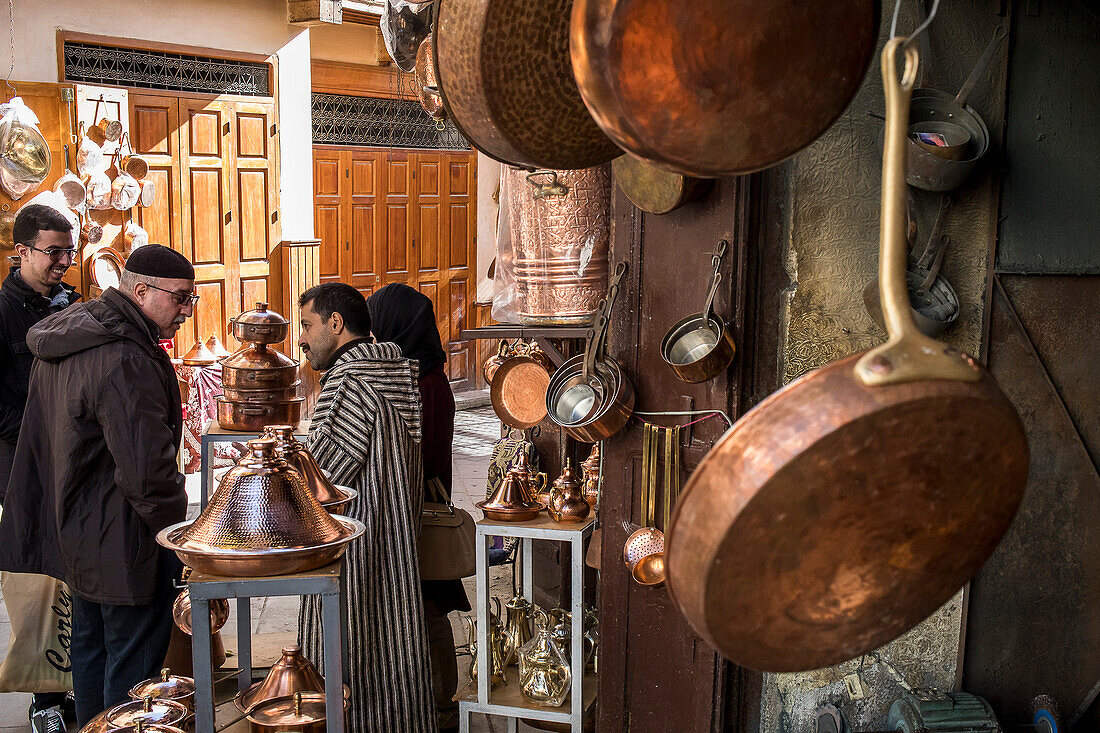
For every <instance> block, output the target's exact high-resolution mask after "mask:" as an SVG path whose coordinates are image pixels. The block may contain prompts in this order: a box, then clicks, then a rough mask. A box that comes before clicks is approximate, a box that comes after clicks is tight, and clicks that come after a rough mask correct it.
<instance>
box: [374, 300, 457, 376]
mask: <svg viewBox="0 0 1100 733" xmlns="http://www.w3.org/2000/svg"><path fill="white" fill-rule="evenodd" d="M367 307H368V308H369V309H370V322H371V327H370V330H371V333H373V334H374V340H375V341H380V342H381V341H391V342H393V343H395V344H397V345H398V346H400V347H401V354H402V356H404V357H405V358H406V359H416V360H417V361H419V362H420V375H421V376H424V375H425V374H427V373H429V372H432V371H435V369H437V368H438V367H441V366H443V364H444V363H445V362H446V361H447V352H445V351H444V350H443V343H442V342H441V341H440V339H439V329H438V328H436V325H435V309H434V308H433V307H432V301H431V299H429V298H428V296H426V295H424V294H423V293H421V292H420V291H419V290H416V289H414V288H410V287H409V286H408V285H403V284H401V283H390V284H389V285H387V286H386V287H384V288H382V289H381V290H379V291H378V292H376V293H375V294H374V295H372V296H370V297H369V298H367Z"/></svg>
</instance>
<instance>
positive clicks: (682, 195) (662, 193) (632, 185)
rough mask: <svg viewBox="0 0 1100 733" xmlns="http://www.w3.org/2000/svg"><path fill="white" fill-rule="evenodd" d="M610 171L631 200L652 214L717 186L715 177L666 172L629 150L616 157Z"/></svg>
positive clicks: (677, 205)
mask: <svg viewBox="0 0 1100 733" xmlns="http://www.w3.org/2000/svg"><path fill="white" fill-rule="evenodd" d="M611 171H612V173H614V175H615V183H617V184H619V188H621V189H622V191H623V193H624V194H626V197H627V198H628V199H630V202H631V203H632V204H634V205H635V206H637V207H638V208H639V209H641V210H642V211H648V212H649V213H650V214H667V213H669V212H670V211H674V210H675V209H678V208H680V207H681V206H683V205H684V204H686V203H688V202H690V201H694V200H695V199H698V198H700V197H702V196H703V195H704V194H705V193H706V192H707V191H709V190H710V189H711V188H713V187H714V179H711V178H692V177H691V176H683V175H680V174H679V173H673V172H672V171H666V170H665V169H664V168H658V167H657V166H655V165H653V164H651V163H647V162H646V161H644V160H642V159H641V158H636V157H634V156H633V155H630V154H629V153H627V154H626V155H620V156H619V157H618V158H616V159H615V160H614V161H613V162H612V163H611Z"/></svg>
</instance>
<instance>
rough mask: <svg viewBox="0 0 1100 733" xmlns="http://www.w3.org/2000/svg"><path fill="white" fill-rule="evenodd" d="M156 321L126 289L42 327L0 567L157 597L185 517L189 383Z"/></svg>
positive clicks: (101, 594)
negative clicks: (165, 534) (183, 404)
mask: <svg viewBox="0 0 1100 733" xmlns="http://www.w3.org/2000/svg"><path fill="white" fill-rule="evenodd" d="M156 334H157V328H156V325H155V324H154V323H153V322H152V321H150V320H149V319H147V318H146V317H145V316H144V315H143V314H142V313H141V311H140V310H139V309H138V307H137V306H136V305H135V304H134V303H133V302H132V301H131V300H129V299H128V298H127V297H126V296H124V295H123V294H122V293H120V292H119V291H117V290H115V289H114V288H109V289H108V290H107V291H106V292H104V294H103V296H102V297H101V298H100V299H99V300H93V301H90V302H88V303H83V304H79V305H75V306H73V307H71V308H68V309H66V310H64V311H62V312H60V313H57V314H54V315H52V316H49V317H48V318H45V319H44V320H42V321H40V322H39V323H38V324H36V325H35V326H34V327H33V328H31V330H30V332H29V333H28V335H27V345H28V346H29V347H30V350H31V352H32V353H34V355H35V356H36V357H37V358H36V360H35V362H34V366H33V367H32V369H31V380H30V390H29V395H28V398H27V406H26V411H25V413H24V417H23V425H22V430H21V431H20V435H19V443H18V445H17V447H16V450H15V459H14V465H13V468H12V474H11V482H10V485H9V488H8V494H7V499H6V501H5V504H4V514H3V518H2V520H0V570H9V571H15V572H24V573H41V574H45V575H50V576H53V577H55V578H58V579H59V580H63V581H65V582H66V583H68V585H69V586H70V588H72V590H73V592H74V593H76V594H77V595H78V596H80V597H81V598H84V599H86V600H89V601H93V602H97V603H109V604H115V605H133V604H140V603H149V602H151V601H152V600H153V597H154V593H155V589H156V588H157V586H158V585H159V584H163V583H164V582H166V581H167V579H165V578H158V574H157V557H158V554H159V553H161V552H166V551H164V550H162V549H161V548H159V547H158V545H157V544H156V539H155V537H156V533H157V532H158V531H159V530H161V529H162V528H164V527H166V526H167V525H169V524H172V523H175V522H180V521H183V519H184V514H185V512H186V510H187V495H186V493H185V492H184V479H183V476H182V474H180V473H179V471H178V470H177V469H176V452H177V450H178V448H177V446H178V445H179V441H180V436H181V431H182V428H183V419H182V415H181V409H180V394H179V386H178V384H177V382H176V377H175V373H174V371H173V369H172V364H171V361H170V360H169V358H168V354H166V353H165V351H164V350H163V349H162V348H160V346H159V344H158V343H157V336H156Z"/></svg>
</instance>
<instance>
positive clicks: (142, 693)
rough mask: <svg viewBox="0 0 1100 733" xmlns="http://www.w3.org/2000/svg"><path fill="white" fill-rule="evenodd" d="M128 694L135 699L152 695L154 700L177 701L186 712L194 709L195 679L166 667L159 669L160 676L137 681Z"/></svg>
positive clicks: (142, 698)
mask: <svg viewBox="0 0 1100 733" xmlns="http://www.w3.org/2000/svg"><path fill="white" fill-rule="evenodd" d="M129 694H130V697H132V698H133V699H135V700H144V699H145V698H147V697H152V698H153V699H154V700H170V701H172V702H178V703H179V704H180V705H183V706H184V707H186V708H187V710H188V712H194V710H195V680H193V679H191V678H190V677H183V676H180V675H174V674H172V672H171V670H169V669H168V668H167V667H165V668H164V669H162V670H161V671H160V677H154V678H153V679H149V680H145V681H144V682H139V683H137V684H136V685H134V686H133V687H131V688H130V693H129Z"/></svg>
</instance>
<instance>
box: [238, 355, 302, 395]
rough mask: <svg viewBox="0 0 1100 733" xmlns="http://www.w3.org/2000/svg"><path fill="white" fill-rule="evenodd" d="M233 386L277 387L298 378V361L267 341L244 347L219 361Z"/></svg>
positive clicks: (250, 387) (239, 387)
mask: <svg viewBox="0 0 1100 733" xmlns="http://www.w3.org/2000/svg"><path fill="white" fill-rule="evenodd" d="M219 363H220V364H221V365H222V385H223V386H225V387H229V388H230V389H261V388H262V389H278V388H280V387H289V386H291V385H292V384H294V383H295V380H297V379H298V362H296V361H294V360H293V359H291V358H290V357H289V356H287V355H286V354H283V353H281V352H278V351H275V350H274V349H270V348H268V347H267V346H266V345H265V344H256V345H250V346H245V347H243V348H241V349H238V350H237V351H235V352H234V353H232V354H230V355H229V356H226V357H223V358H222V359H220V360H219Z"/></svg>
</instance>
